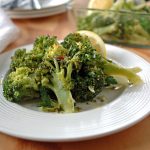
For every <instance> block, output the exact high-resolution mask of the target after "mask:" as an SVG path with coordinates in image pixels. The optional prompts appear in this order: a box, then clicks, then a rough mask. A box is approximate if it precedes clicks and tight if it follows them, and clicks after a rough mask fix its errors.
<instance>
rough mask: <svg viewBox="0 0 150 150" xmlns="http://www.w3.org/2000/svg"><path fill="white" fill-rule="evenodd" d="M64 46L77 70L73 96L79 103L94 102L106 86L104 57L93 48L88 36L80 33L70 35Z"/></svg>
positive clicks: (73, 75)
mask: <svg viewBox="0 0 150 150" xmlns="http://www.w3.org/2000/svg"><path fill="white" fill-rule="evenodd" d="M62 45H63V46H64V47H65V48H66V49H68V51H69V56H70V57H71V58H72V59H71V61H72V62H73V64H74V66H75V69H76V70H78V71H76V72H73V74H72V78H73V80H74V88H73V89H72V95H73V97H74V99H75V100H76V101H77V102H85V101H89V100H93V98H94V97H95V96H96V95H97V94H98V93H99V92H100V91H101V90H102V89H103V88H104V86H105V77H106V76H105V74H104V72H103V67H102V66H103V57H102V56H101V55H100V54H99V53H98V52H97V51H96V49H94V48H93V46H92V44H91V42H90V40H89V38H88V37H87V36H81V35H80V34H79V33H73V34H69V35H68V36H66V37H65V39H64V41H63V42H62Z"/></svg>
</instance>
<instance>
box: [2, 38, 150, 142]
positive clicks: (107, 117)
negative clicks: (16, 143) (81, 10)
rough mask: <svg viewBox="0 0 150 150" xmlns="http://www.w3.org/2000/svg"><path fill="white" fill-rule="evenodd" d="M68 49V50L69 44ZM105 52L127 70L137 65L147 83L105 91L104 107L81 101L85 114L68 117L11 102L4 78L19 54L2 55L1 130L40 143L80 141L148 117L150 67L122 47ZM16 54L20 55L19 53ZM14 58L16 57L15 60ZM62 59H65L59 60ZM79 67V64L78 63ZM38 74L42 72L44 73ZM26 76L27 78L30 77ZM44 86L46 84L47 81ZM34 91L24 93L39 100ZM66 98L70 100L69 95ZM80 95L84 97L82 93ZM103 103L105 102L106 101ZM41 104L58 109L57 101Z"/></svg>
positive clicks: (112, 131) (110, 79) (72, 114)
mask: <svg viewBox="0 0 150 150" xmlns="http://www.w3.org/2000/svg"><path fill="white" fill-rule="evenodd" d="M52 42H54V41H52ZM64 44H65V43H64ZM37 46H38V45H37ZM45 46H46V45H45ZM65 46H66V47H67V44H66V45H65ZM24 48H26V49H27V51H30V50H31V49H33V45H26V46H24V47H23V49H24ZM57 48H60V47H57ZM21 49H22V48H21ZM106 49H107V57H108V58H109V59H111V60H113V61H114V62H117V63H118V64H120V65H122V66H125V67H134V66H137V65H138V66H139V67H140V68H141V69H142V71H141V72H140V73H139V75H140V77H141V78H142V80H143V82H144V83H143V84H139V85H136V86H127V87H123V88H121V89H119V90H117V92H116V90H115V91H114V90H113V91H111V90H110V89H106V90H104V92H103V94H104V95H105V96H106V98H107V99H108V101H107V100H106V104H105V105H103V106H101V104H102V103H101V102H100V104H99V106H101V107H97V105H98V104H97V103H96V105H92V107H90V108H89V104H91V102H88V103H89V104H86V105H83V103H82V102H80V101H79V103H78V105H79V106H80V105H81V107H83V109H84V108H85V110H86V111H81V112H77V113H65V114H62V113H49V112H48V113H47V112H46V113H45V112H41V111H34V109H35V108H36V107H35V106H36V105H32V102H31V103H30V104H28V103H22V104H21V103H20V104H21V105H20V104H16V103H12V102H10V101H11V100H10V101H8V100H6V98H5V97H4V93H3V88H4V79H5V78H6V77H5V75H6V74H9V72H8V70H9V69H10V68H9V67H10V64H11V65H12V66H11V67H12V69H13V67H14V66H15V65H16V64H15V62H13V63H12V62H11V60H10V58H11V57H12V55H14V54H15V53H16V50H14V51H11V52H8V53H4V54H2V55H0V79H1V82H0V131H1V132H4V133H7V134H10V135H13V136H16V137H20V138H25V139H32V140H38V141H77V140H84V139H91V138H96V137H101V136H105V135H108V134H112V133H114V132H117V131H120V130H122V129H124V128H127V127H129V126H131V125H133V124H135V123H136V122H138V121H140V120H141V119H142V118H144V117H145V116H146V115H148V114H149V111H150V97H149V95H150V90H149V89H150V74H149V72H150V64H149V63H148V62H146V61H145V60H144V59H142V58H141V57H139V56H137V55H136V54H134V53H131V52H129V51H126V50H124V49H122V48H118V47H115V46H112V45H107V44H106ZM75 50H76V49H75ZM21 52H22V51H21ZM61 52H62V53H65V50H64V49H63V48H62V47H61ZM36 53H37V51H36ZM17 55H20V53H18V54H17ZM21 55H22V54H21ZM51 55H52V54H49V56H51ZM28 57H30V56H28ZM13 59H15V58H14V57H13ZM36 59H38V60H39V59H40V55H38V58H36ZM45 59H46V58H45ZM59 59H63V58H61V57H59ZM33 60H34V59H33ZM75 60H76V59H75ZM18 61H20V62H19V63H18V62H16V63H18V64H21V63H23V62H21V61H22V60H19V59H18ZM25 61H26V60H24V63H26V64H29V65H33V66H32V67H33V68H34V67H35V66H36V65H38V64H36V63H35V64H34V63H33V62H32V63H31V62H29V61H27V62H25ZM48 65H49V64H48ZM53 65H55V66H56V68H57V65H58V64H57V62H55V61H54V64H53ZM76 65H78V64H77V63H76ZM77 67H78V66H77ZM59 69H60V68H59ZM67 69H70V66H69V65H68V66H67ZM22 71H23V72H24V71H25V72H28V71H30V70H28V69H26V68H25V70H24V68H22V69H21V70H18V72H17V73H19V75H20V76H22ZM39 73H41V70H40V72H39ZM44 73H45V72H44ZM67 75H68V76H67ZM13 76H14V78H15V77H17V74H13ZM69 76H70V75H69V72H68V74H67V73H66V76H65V77H68V78H69ZM25 77H26V78H27V76H25ZM54 77H56V76H54ZM32 79H34V76H32ZM54 79H55V78H54ZM18 80H20V78H17V81H18ZM28 80H29V81H30V82H32V84H31V85H32V88H34V89H36V88H37V86H36V84H35V82H34V80H33V81H32V80H30V78H27V81H28ZM107 80H108V81H107V82H108V83H109V82H114V80H113V81H112V78H108V79H107ZM23 81H25V80H23ZM53 81H54V80H53ZM26 83H28V82H26ZM43 84H47V81H46V79H45V78H44V80H43ZM27 86H28V84H27ZM20 88H21V87H20ZM32 88H31V89H32ZM29 89H30V88H29ZM31 89H30V90H29V91H26V92H25V93H23V94H26V95H32V96H33V97H34V96H37V98H38V97H39V95H38V94H37V93H36V90H35V91H32V90H31ZM83 89H84V87H83ZM21 90H22V89H21ZM40 90H42V94H43V95H42V97H44V98H45V96H47V94H45V93H46V92H47V91H46V89H44V88H41V89H40ZM89 90H91V91H92V90H93V89H92V87H90V89H89ZM14 92H15V91H14ZM80 92H84V91H77V93H78V94H79V93H80ZM36 94H37V95H36ZM67 94H68V92H67ZM75 94H76V93H74V95H73V97H75ZM16 95H17V93H16ZM67 96H68V97H70V94H69V95H67ZM81 96H82V97H83V96H84V95H83V93H82V95H81ZM15 98H16V99H15V101H17V100H19V97H17V96H16V97H15ZM46 98H47V97H46ZM48 98H49V97H48ZM54 98H55V97H54ZM76 98H77V99H78V100H80V96H79V97H78V96H76ZM83 98H84V97H83ZM103 100H104V101H105V98H104V99H103ZM37 102H38V100H37ZM80 103H81V104H80ZM37 104H39V103H37ZM40 105H41V106H43V108H44V106H50V108H51V106H53V108H55V106H56V109H57V107H58V106H57V103H56V102H55V101H52V103H50V104H49V103H48V104H47V101H46V102H43V103H42V104H40ZM82 105H83V106H82ZM71 106H72V105H71ZM68 107H69V110H71V111H72V108H70V106H69V105H68V106H66V108H65V107H64V108H63V109H64V110H68ZM46 108H47V107H46ZM36 110H37V109H36ZM50 111H52V110H50Z"/></svg>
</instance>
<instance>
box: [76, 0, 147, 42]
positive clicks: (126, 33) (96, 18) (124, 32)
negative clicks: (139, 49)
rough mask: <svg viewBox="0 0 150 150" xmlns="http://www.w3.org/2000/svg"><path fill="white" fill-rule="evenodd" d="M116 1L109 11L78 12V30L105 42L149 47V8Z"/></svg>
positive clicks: (143, 2) (126, 0) (126, 1)
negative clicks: (91, 34)
mask: <svg viewBox="0 0 150 150" xmlns="http://www.w3.org/2000/svg"><path fill="white" fill-rule="evenodd" d="M139 2H141V3H140V4H139V3H136V1H135V0H117V1H116V2H114V4H113V5H112V7H111V8H110V9H109V10H102V11H100V10H98V11H97V10H91V11H90V10H89V12H88V13H87V12H86V14H85V11H84V10H79V11H80V13H81V14H83V13H84V15H80V17H78V23H77V25H78V30H90V31H93V32H95V33H97V34H98V35H100V36H101V37H102V38H103V40H104V41H106V42H110V43H112V42H119V43H127V44H133V45H134V44H138V45H139V44H140V45H150V15H149V14H150V6H149V5H147V4H146V2H145V1H144V0H143V1H139Z"/></svg>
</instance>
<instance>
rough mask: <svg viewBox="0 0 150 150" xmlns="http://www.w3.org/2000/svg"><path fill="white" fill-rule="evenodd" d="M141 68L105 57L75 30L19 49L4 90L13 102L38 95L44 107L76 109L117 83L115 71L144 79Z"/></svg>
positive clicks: (136, 78) (128, 77)
mask: <svg viewBox="0 0 150 150" xmlns="http://www.w3.org/2000/svg"><path fill="white" fill-rule="evenodd" d="M138 71H139V69H138V68H132V69H126V68H123V67H121V66H118V65H117V64H115V63H113V62H112V61H110V60H108V59H107V58H104V57H103V56H102V55H101V54H100V53H99V52H98V51H97V50H96V49H95V48H94V47H93V45H92V43H91V42H90V39H89V38H88V36H83V35H80V34H79V33H71V34H69V35H67V36H66V37H65V38H64V41H63V42H61V43H60V42H58V40H57V38H56V37H50V36H48V35H47V36H40V37H38V38H37V39H36V40H35V43H34V45H33V49H32V50H31V51H26V50H25V49H18V50H17V51H16V52H15V54H14V56H12V61H11V64H10V70H9V72H8V73H7V75H6V77H5V80H4V85H3V90H4V96H5V97H6V98H7V99H8V100H9V101H12V102H17V103H20V102H23V101H24V100H29V99H38V101H39V105H38V106H40V108H42V110H44V111H58V112H59V111H63V112H67V113H68V112H75V110H76V103H78V102H87V101H92V100H93V98H94V97H95V96H96V95H97V94H99V92H101V91H102V90H103V89H104V88H105V87H107V86H110V85H116V84H117V80H116V78H115V75H122V76H125V77H126V78H127V79H128V80H129V82H131V83H134V84H136V83H138V82H140V81H141V79H140V77H139V76H138V75H137V74H136V73H137V72H138Z"/></svg>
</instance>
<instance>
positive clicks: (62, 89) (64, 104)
mask: <svg viewBox="0 0 150 150" xmlns="http://www.w3.org/2000/svg"><path fill="white" fill-rule="evenodd" d="M54 64H55V67H56V70H55V72H54V73H53V74H52V76H53V77H52V78H51V82H52V85H50V86H49V88H50V89H51V90H53V92H54V93H55V95H56V97H57V99H58V103H59V104H60V106H61V108H62V109H63V110H64V112H66V113H70V112H74V102H75V101H74V99H73V97H72V94H71V91H70V85H69V83H70V82H71V72H72V65H71V64H69V65H68V67H67V75H66V77H65V72H64V69H63V68H59V65H58V62H57V60H56V59H54Z"/></svg>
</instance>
